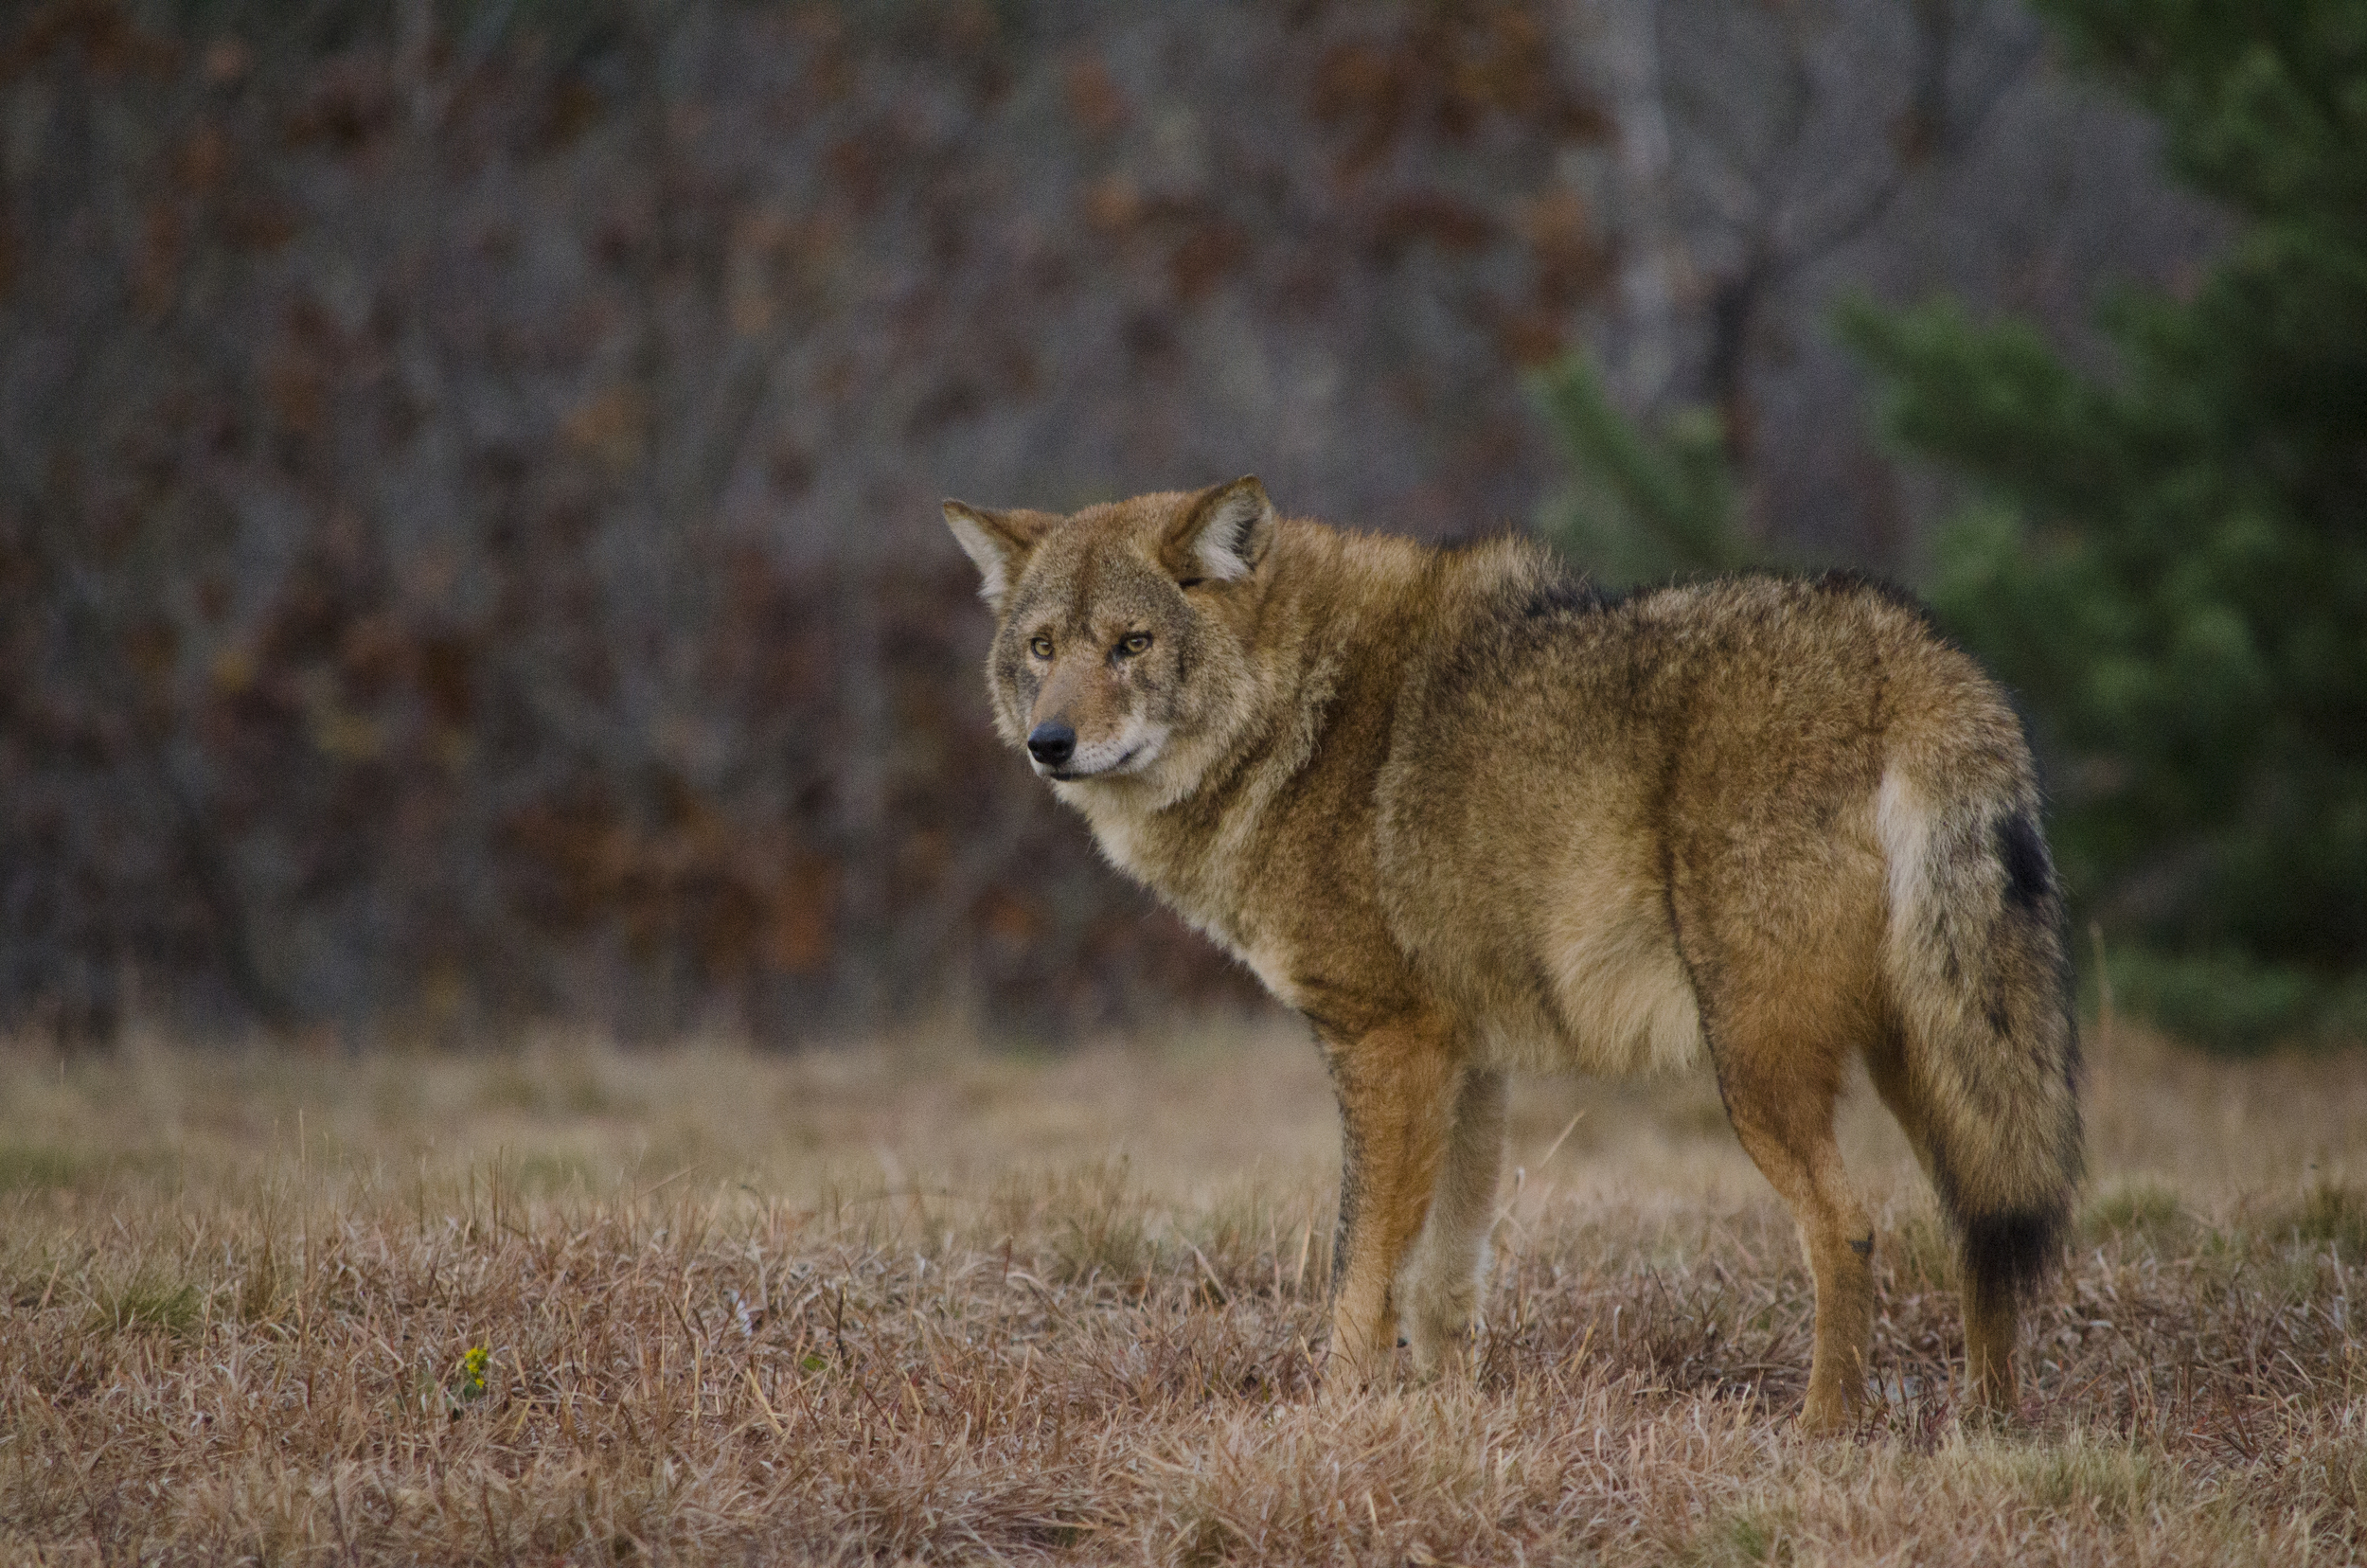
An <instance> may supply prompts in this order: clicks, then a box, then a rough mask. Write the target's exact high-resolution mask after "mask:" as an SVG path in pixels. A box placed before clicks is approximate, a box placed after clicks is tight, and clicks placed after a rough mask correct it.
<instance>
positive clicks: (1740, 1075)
mask: <svg viewBox="0 0 2367 1568" xmlns="http://www.w3.org/2000/svg"><path fill="white" fill-rule="evenodd" d="M1840 1060H1841V1059H1840V1055H1839V1053H1837V1052H1829V1051H1824V1050H1817V1049H1814V1048H1808V1049H1803V1048H1802V1046H1801V1045H1800V1044H1799V1043H1798V1042H1797V1040H1796V1039H1791V1040H1787V1039H1785V1038H1784V1037H1782V1036H1780V1035H1778V1034H1776V1033H1775V1032H1774V1031H1772V1030H1770V1029H1761V1028H1754V1027H1753V1026H1751V1025H1750V1024H1749V1023H1748V1022H1747V1021H1741V1020H1730V1021H1729V1023H1728V1025H1727V1027H1726V1029H1725V1030H1724V1031H1723V1032H1722V1037H1721V1038H1720V1039H1719V1041H1718V1049H1717V1077H1718V1090H1719V1092H1720V1093H1721V1094H1722V1095H1723V1096H1725V1100H1726V1114H1727V1115H1728V1116H1729V1117H1730V1118H1731V1119H1732V1120H1733V1122H1734V1125H1735V1135H1736V1136H1737V1137H1739V1138H1740V1139H1741V1140H1742V1147H1743V1149H1744V1150H1745V1151H1746V1152H1748V1153H1749V1154H1750V1156H1751V1159H1752V1162H1753V1164H1755V1165H1756V1166H1757V1167H1759V1170H1760V1173H1761V1174H1763V1175H1764V1176H1766V1178H1767V1179H1768V1182H1769V1183H1770V1185H1772V1186H1773V1187H1774V1188H1775V1191H1776V1192H1777V1194H1778V1195H1780V1196H1781V1197H1782V1198H1783V1200H1784V1203H1786V1204H1787V1205H1788V1206H1789V1208H1790V1210H1791V1217H1792V1221H1793V1223H1794V1224H1796V1225H1797V1226H1798V1227H1799V1230H1800V1242H1801V1248H1802V1250H1803V1251H1804V1252H1805V1253H1806V1255H1807V1260H1808V1270H1809V1273H1810V1274H1812V1275H1813V1276H1814V1277H1815V1280H1816V1351H1815V1356H1814V1359H1813V1361H1812V1362H1811V1363H1810V1364H1809V1368H1808V1398H1807V1403H1806V1406H1805V1407H1803V1409H1802V1410H1801V1413H1800V1423H1801V1425H1802V1426H1803V1427H1805V1428H1806V1429H1807V1430H1808V1431H1810V1432H1834V1431H1838V1430H1840V1429H1842V1428H1843V1427H1846V1426H1848V1425H1850V1424H1851V1423H1853V1422H1854V1421H1856V1420H1857V1418H1858V1417H1860V1415H1861V1414H1862V1413H1863V1411H1864V1408H1865V1381H1866V1356H1867V1349H1868V1345H1869V1344H1870V1343H1871V1341H1872V1339H1873V1333H1874V1271H1873V1257H1874V1227H1873V1225H1872V1223H1871V1222H1870V1221H1868V1220H1867V1218H1866V1212H1865V1209H1864V1207H1863V1206H1862V1205H1861V1204H1860V1203H1859V1202H1858V1199H1857V1195H1856V1194H1855V1193H1854V1192H1852V1191H1851V1190H1850V1186H1849V1182H1848V1178H1847V1177H1846V1175H1845V1174H1844V1173H1843V1171H1842V1164H1841V1148H1840V1146H1839V1145H1838V1144H1837V1143H1835V1142H1834V1139H1833V1104H1834V1101H1835V1100H1836V1099H1837V1098H1838V1097H1839V1094H1840V1073H1839V1071H1838V1066H1839V1062H1840Z"/></svg>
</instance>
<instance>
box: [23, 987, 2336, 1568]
mask: <svg viewBox="0 0 2367 1568" xmlns="http://www.w3.org/2000/svg"><path fill="white" fill-rule="evenodd" d="M2090 1032H2091V1047H2092V1049H2091V1058H2092V1067H2091V1076H2090V1079H2089V1088H2088V1096H2087V1103H2088V1107H2089V1122H2090V1129H2091V1145H2090V1148H2091V1164H2092V1166H2093V1168H2094V1174H2093V1176H2092V1178H2091V1183H2090V1185H2089V1188H2088V1190H2087V1192H2086V1194H2085V1196H2084V1199H2083V1208H2082V1218H2081V1222H2080V1226H2079V1230H2078V1233H2077V1235H2076V1236H2075V1238H2074V1239H2073V1246H2072V1248H2071V1252H2070V1256H2068V1258H2067V1265H2066V1268H2065V1271H2064V1273H2063V1274H2061V1275H2060V1276H2058V1277H2057V1278H2056V1280H2055V1281H2054V1282H2053V1283H2052V1284H2051V1285H2050V1286H2049V1287H2048V1289H2047V1291H2046V1292H2045V1294H2044V1296H2043V1298H2042V1300H2041V1302H2040V1304H2039V1306H2038V1309H2037V1310H2036V1311H2035V1313H2034V1321H2033V1322H2032V1323H2031V1325H2030V1326H2029V1330H2028V1333H2027V1335H2026V1343H2027V1344H2028V1345H2029V1346H2030V1357H2031V1362H2032V1367H2033V1376H2032V1377H2031V1379H2030V1380H2029V1383H2030V1386H2029V1388H2028V1390H2027V1395H2028V1397H2027V1401H2026V1404H2025V1407H2024V1410H2023V1413H2022V1418H2021V1420H2020V1423H2019V1424H2018V1425H2017V1426H2016V1427H2014V1428H2012V1429H2010V1430H2007V1431H2004V1432H2002V1433H1999V1432H1990V1431H1984V1430H1979V1429H1977V1428H1976V1429H1967V1428H1965V1427H1964V1426H1962V1425H1960V1423H1959V1422H1958V1420H1957V1405H1958V1400H1957V1395H1958V1389H1957V1384H1956V1380H1957V1378H1958V1377H1959V1375H1960V1372H1961V1361H1960V1356H1961V1345H1960V1343H1959V1318H1958V1311H1957V1305H1956V1301H1955V1299H1954V1296H1953V1294H1952V1292H1951V1291H1950V1290H1949V1283H1948V1282H1949V1276H1950V1265H1949V1262H1948V1260H1947V1259H1948V1254H1947V1248H1946V1243H1945V1238H1944V1236H1943V1234H1942V1232H1941V1230H1940V1228H1939V1226H1938V1223H1937V1221H1936V1219H1935V1217H1934V1210H1933V1207H1932V1204H1931V1198H1930V1195H1929V1193H1928V1191H1927V1190H1926V1188H1925V1187H1924V1185H1923V1183H1922V1179H1921V1177H1920V1176H1919V1175H1918V1174H1917V1173H1916V1171H1915V1170H1914V1167H1913V1162H1912V1161H1911V1160H1910V1159H1909V1158H1908V1156H1907V1153H1906V1149H1905V1147H1904V1145H1903V1143H1902V1142H1901V1140H1900V1139H1899V1137H1898V1135H1897V1133H1896V1132H1895V1130H1894V1129H1893V1128H1892V1127H1891V1126H1890V1125H1889V1124H1888V1122H1887V1121H1885V1120H1884V1119H1883V1117H1882V1115H1881V1113H1880V1112H1879V1110H1878V1108H1876V1107H1875V1106H1874V1105H1873V1103H1872V1098H1871V1096H1870V1095H1866V1094H1864V1093H1862V1092H1861V1093H1860V1094H1859V1095H1858V1096H1855V1098H1854V1099H1853V1102H1852V1105H1851V1108H1850V1110H1849V1113H1848V1114H1847V1117H1846V1131H1845V1136H1844V1140H1843V1147H1844V1148H1845V1149H1846V1150H1847V1151H1848V1153H1849V1156H1850V1160H1851V1164H1852V1168H1853V1170H1854V1171H1855V1172H1856V1173H1857V1174H1858V1176H1859V1178H1860V1182H1861V1185H1862V1186H1863V1188H1864V1190H1865V1191H1866V1193H1867V1195H1868V1197H1869V1199H1870V1206H1871V1207H1872V1208H1873V1210H1874V1212H1875V1213H1876V1215H1877V1220H1878V1226H1879V1242H1878V1248H1877V1251H1876V1261H1877V1278H1878V1289H1879V1292H1880V1307H1879V1315H1878V1323H1877V1329H1876V1336H1877V1337H1876V1362H1877V1369H1878V1381H1879V1384H1880V1388H1881V1390H1882V1394H1883V1398H1882V1400H1881V1402H1880V1408H1879V1409H1878V1413H1877V1415H1876V1416H1875V1417H1873V1418H1872V1419H1871V1420H1870V1421H1869V1422H1868V1424H1867V1425H1866V1427H1865V1428H1864V1429H1863V1430H1862V1431H1860V1433H1858V1434H1855V1435H1853V1436H1851V1437H1848V1438H1843V1439H1836V1440H1811V1439H1807V1438H1804V1437H1802V1436H1800V1435H1798V1434H1796V1433H1795V1432H1794V1431H1793V1430H1792V1426H1791V1417H1792V1415H1793V1414H1794V1412H1795V1411H1796V1409H1797V1406H1798V1402H1799V1399H1800V1396H1801V1392H1802V1389H1803V1386H1804V1384H1805V1381H1806V1369H1807V1359H1808V1343H1809V1342H1808V1316H1809V1299H1808V1288H1807V1279H1806V1271H1805V1269H1804V1267H1803V1265H1802V1263H1801V1260H1800V1256H1799V1253H1798V1248H1797V1246H1796V1245H1795V1243H1794V1241H1793V1239H1792V1236H1791V1234H1790V1231H1789V1226H1788V1225H1787V1224H1786V1222H1785V1221H1784V1219H1783V1216H1782V1213H1781V1210H1780V1208H1779V1206H1778V1204H1777V1203H1776V1201H1775V1199H1774V1198H1773V1196H1772V1195H1771V1193H1770V1191H1769V1190H1768V1189H1767V1187H1766V1185H1765V1184H1764V1183H1763V1182H1761V1180H1760V1179H1759V1178H1758V1176H1757V1175H1756V1173H1755V1172H1753V1170H1752V1168H1751V1167H1750V1165H1749V1163H1748V1162H1747V1161H1746V1160H1745V1159H1744V1157H1743V1155H1742V1154H1741V1152H1740V1150H1739V1149H1738V1148H1737V1147H1736V1145H1735V1139H1734V1135H1733V1134H1732V1132H1731V1131H1728V1130H1727V1128H1726V1126H1725V1124H1724V1120H1723V1117H1722V1116H1721V1114H1719V1111H1718V1106H1717V1096H1716V1093H1715V1091H1714V1089H1713V1088H1712V1087H1711V1086H1710V1085H1709V1084H1708V1083H1707V1082H1706V1081H1694V1080H1682V1081H1670V1082H1663V1083H1655V1084H1649V1085H1641V1086H1638V1085H1628V1086H1606V1085H1589V1084H1580V1083H1558V1082H1547V1081H1540V1082H1529V1083H1523V1084H1522V1085H1521V1086H1520V1088H1519V1089H1518V1091H1517V1092H1516V1107H1517V1110H1516V1118H1515V1125H1514V1137H1513V1147H1512V1153H1511V1155H1510V1159H1509V1161H1508V1167H1509V1168H1507V1170H1506V1173H1505V1185H1504V1218H1503V1220H1502V1221H1501V1223H1500V1224H1499V1226H1498V1229H1497V1232H1496V1246H1495V1253H1494V1258H1493V1261H1492V1264H1491V1273H1490V1275H1489V1284H1488V1289H1487V1292H1486V1319H1487V1321H1486V1327H1485V1329H1484V1330H1483V1332H1482V1334H1481V1337H1480V1342H1479V1354H1478V1363H1479V1367H1480V1375H1479V1379H1478V1382H1477V1385H1476V1386H1475V1387H1464V1388H1417V1387H1403V1388H1393V1389H1387V1390H1382V1391H1379V1392H1375V1393H1371V1394H1366V1395H1362V1396H1358V1397H1339V1396H1319V1395H1318V1394H1317V1392H1316V1390H1315V1388H1314V1384H1313V1380H1312V1377H1311V1356H1312V1354H1313V1353H1314V1351H1315V1350H1316V1349H1317V1348H1318V1342H1319V1341H1320V1336H1321V1329H1322V1326H1323V1323H1324V1303H1325V1295H1326V1286H1327V1271H1328V1260H1329V1241H1330V1211H1331V1202H1332V1188H1333V1184H1334V1182H1335V1180H1336V1168H1335V1164H1334V1161H1335V1157H1336V1156H1335V1149H1336V1133H1335V1131H1334V1130H1333V1125H1332V1118H1331V1110H1330V1105H1329V1100H1328V1096H1327V1094H1326V1087H1325V1083H1324V1079H1323V1075H1322V1072H1321V1069H1320V1067H1319V1065H1318V1064H1317V1062H1316V1060H1315V1057H1314V1053H1313V1050H1312V1047H1311V1046H1310V1045H1309V1044H1308V1041H1307V1040H1306V1038H1305V1036H1304V1034H1303V1033H1302V1032H1300V1031H1299V1030H1297V1029H1295V1028H1293V1027H1291V1026H1290V1025H1286V1024H1283V1023H1279V1022H1272V1023H1248V1024H1242V1023H1234V1024H1222V1025H1215V1024H1212V1025H1200V1026H1193V1027H1179V1028H1178V1029H1176V1030H1174V1031H1171V1032H1169V1033H1167V1034H1164V1035H1162V1036H1159V1037H1157V1038H1149V1039H1137V1040H1130V1041H1113V1042H1105V1043H1103V1044H1100V1045H1097V1046H1093V1047H1090V1048H1086V1049H1082V1050H1080V1051H1078V1052H1077V1053H1075V1054H1070V1055H1063V1056H1059V1057H1029V1056H1022V1055H1013V1054H1010V1053H1008V1052H1003V1053H997V1052H993V1051H988V1050H986V1049H983V1048H981V1047H978V1046H976V1045H974V1044H971V1043H969V1042H963V1041H961V1040H959V1039H955V1038H952V1037H951V1035H950V1034H948V1035H942V1036H933V1035H931V1034H929V1033H927V1032H925V1031H923V1032H918V1033H916V1034H913V1035H911V1036H908V1037H905V1038H900V1039H899V1040H897V1041H895V1042H888V1043H870V1044H865V1045H860V1046H849V1047H843V1048H836V1049H815V1050H810V1051H808V1052H805V1053H801V1054H796V1055H766V1054H759V1053H754V1052H749V1051H745V1050H739V1049H733V1048H728V1047H724V1046H717V1045H693V1046H685V1047H682V1048H678V1049H674V1050H667V1051H651V1052H638V1051H636V1052H622V1051H617V1050H614V1049H611V1048H605V1047H599V1046H595V1045H591V1044H586V1043H584V1042H578V1041H573V1040H568V1039H564V1038H557V1037H553V1038H548V1039H543V1040H538V1041H534V1042H525V1043H522V1044H521V1045H519V1046H518V1047H517V1048H516V1049H515V1050H513V1051H511V1052H508V1053H505V1054H500V1055H494V1056H474V1057H467V1056H458V1055H453V1054H439V1053H433V1052H428V1053H420V1052H401V1051H384V1052H378V1053H370V1054H363V1055H356V1056H329V1055H323V1056H307V1055H303V1054H297V1053H290V1052H286V1051H260V1050H258V1051H250V1052H222V1051H212V1052H208V1051H199V1050H193V1049H186V1048H174V1047H171V1046H169V1045H165V1044H161V1043H159V1042H153V1041H150V1042H135V1043H134V1044H133V1045H132V1046H130V1047H128V1048H126V1049H125V1050H123V1051H122V1052H120V1053H118V1054H117V1055H116V1056H114V1057H112V1058H61V1057H59V1056H57V1055H55V1054H52V1053H48V1052H44V1051H42V1050H39V1049H36V1048H33V1047H31V1046H20V1047H18V1048H17V1049H15V1050H14V1051H12V1052H0V1558H5V1559H8V1560H26V1561H52V1562H70V1561H102V1562H116V1561H123V1562H129V1561H133V1560H139V1561H152V1560H163V1561H177V1560H185V1559H186V1560H192V1561H196V1560H203V1561H208V1562H212V1561H240V1560H250V1559H251V1560H271V1561H285V1562H321V1563H365V1562H381V1561H383V1562H394V1561H423V1560H424V1561H484V1562H489V1563H543V1562H551V1561H554V1560H564V1561H574V1562H636V1563H638V1562H645V1561H699V1560H706V1559H727V1560H730V1561H733V1562H740V1561H748V1560H783V1559H787V1560H801V1561H812V1560H826V1561H836V1560H848V1561H851V1560H857V1559H861V1560H894V1559H909V1558H918V1559H962V1560H976V1559H1063V1560H1077V1561H1089V1562H1098V1561H1137V1560H1154V1561H1174V1562H1191V1563H1213V1562H1233V1561H1239V1562H1262V1561H1305V1560H1320V1561H1326V1562H1328V1561H1334V1560H1340V1561H1355V1562H1376V1563H1378V1562H1392V1563H1398V1562H1415V1563H1428V1562H1433V1561H1437V1562H1450V1561H1463V1562H1513V1561H1522V1560H1548V1559H1551V1560H1566V1559H1577V1560H1588V1561H1597V1560H1599V1561H1603V1562H1638V1563H1644V1562H1651V1563H1658V1562H1668V1561H1690V1562H1700V1563H1715V1562H1747V1561H1758V1560H1764V1561H1792V1560H1797V1561H1801V1562H1809V1561H1815V1562H1841V1563H1850V1562H1875V1561H1880V1562H1910V1561H1919V1562H1942V1561H1946V1562H1969V1561H1989V1562H2001V1563H2002V1562H2013V1563H2016V1564H2028V1563H2043V1562H2056V1561H2063V1562H2103V1561H2145V1562H2150V1563H2165V1564H2169V1563H2184V1562H2196V1563H2201V1562H2212V1563H2224V1562H2245V1561H2261V1562H2269V1561H2273V1562H2278V1563H2294V1562H2304V1561H2311V1560H2323V1561H2328V1562H2334V1561H2344V1560H2351V1559H2355V1558H2357V1557H2358V1555H2359V1554H2360V1553H2362V1552H2367V1523H2362V1519H2361V1508H2362V1496H2367V1375H2363V1374H2367V1357H2362V1354H2361V1348H2360V1345H2359V1342H2358V1339H2357V1338H2356V1337H2355V1335H2354V1333H2353V1331H2352V1329H2351V1326H2350V1322H2349V1311H2350V1287H2351V1285H2352V1284H2354V1283H2357V1282H2360V1281H2361V1279H2362V1277H2367V1276H2362V1274H2361V1262H2362V1258H2367V1073H2362V1072H2360V1071H2359V1070H2358V1066H2359V1063H2358V1059H2357V1058H2355V1057H2344V1056H2317V1057H2288V1058H2276V1059H2270V1060H2262V1061H2252V1062H2228V1061H2214V1060H2209V1059H2206V1058H2203V1057H2200V1056H2198V1055H2195V1054H2192V1053H2190V1052H2187V1051H2184V1050H2182V1049H2180V1048H2179V1047H2177V1046H2174V1045H2170V1044H2166V1043H2164V1042H2160V1041H2158V1040H2155V1039H2152V1038H2150V1037H2147V1036H2145V1035H2143V1034H2141V1033H2138V1032H2136V1031H2133V1030H2130V1029H2127V1028H2126V1027H2123V1028H2118V1029H2115V1028H2110V1027H2107V1028H2103V1029H2091V1031H2090ZM1574 1118H1575V1120H1574ZM2354 1181H2357V1182H2358V1183H2359V1184H2360V1185H2357V1186H2355V1185H2353V1183H2354Z"/></svg>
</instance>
